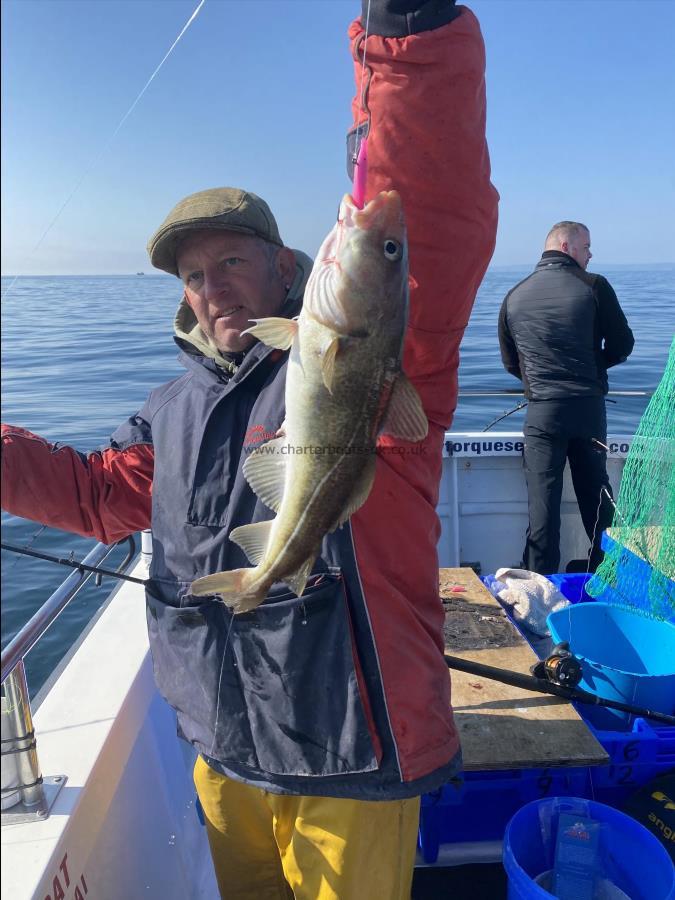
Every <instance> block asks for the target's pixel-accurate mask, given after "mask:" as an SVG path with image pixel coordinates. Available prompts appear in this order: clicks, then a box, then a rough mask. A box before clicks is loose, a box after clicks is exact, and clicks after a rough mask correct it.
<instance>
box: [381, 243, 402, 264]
mask: <svg viewBox="0 0 675 900" xmlns="http://www.w3.org/2000/svg"><path fill="white" fill-rule="evenodd" d="M384 255H385V257H386V258H387V259H390V260H392V261H393V260H397V259H400V258H401V257H402V256H403V248H402V247H401V245H400V244H399V242H398V241H395V240H394V239H393V238H387V240H386V241H385V242H384Z"/></svg>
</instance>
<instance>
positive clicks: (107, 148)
mask: <svg viewBox="0 0 675 900" xmlns="http://www.w3.org/2000/svg"><path fill="white" fill-rule="evenodd" d="M205 3H206V0H199V3H198V4H197V6H196V8H195V9H194V11H193V13H192V15H191V16H190V18H189V19H188V20H187V22H186V23H185V25H184V26H183V28H182V29H181V31H180V34H179V35H178V37H177V38H176V40H175V41H174V42H173V44H172V45H171V46H170V47H169V49H168V50H167V52H166V53H165V55H164V57H163V59H162V61H161V62H160V63H159V65H158V66H157V68H156V69H155V71H154V72H153V73H152V75H151V76H150V78H148V80H147V81H146V83H145V85H144V87H143V88H142V90H141V92H140V93H139V95H138V96H137V97H136V99H135V100H134V102H133V103H132V104H131V106H130V107H129V109H128V110H127V111H126V112H125V114H124V115H123V116H122V118H121V119H120V121H119V123H118V125H117V128H115V130H114V131H113V133H112V135H111V136H110V138H109V139H108V142H107V144H105V146H104V147H103V149H102V150H101V151H100V153H99V154H98V156H97V157H96V158H95V159H94V161H93V162H92V163H91V164H90V165H89V167H88V168H87V169H86V170H85V172H84V174H83V175H82V177H81V178H80V180H79V181H78V182H77V184H76V185H75V187H74V188H73V189H72V191H71V192H70V194H69V195H68V196H67V197H66V199H65V200H64V202H63V203H62V204H61V207H60V209H59V210H58V212H57V213H56V215H55V216H54V218H53V219H52V221H51V222H50V223H49V225H48V226H47V228H46V229H45V231H44V232H43V234H42V237H41V238H40V240H39V241H38V242H37V244H36V245H35V246H34V247H33V250H32V251H31V254H30V257H32V256H33V255H34V254H35V253H36V252H37V250H38V249H39V248H40V246H41V245H42V242H43V241H44V239H45V238H46V237H47V235H48V234H49V232H50V231H51V230H52V228H53V227H54V225H55V224H56V222H57V221H58V219H59V218H60V216H61V214H62V212H63V210H64V209H65V208H66V206H68V204H69V203H70V201H71V200H72V199H73V197H74V196H75V194H76V193H77V191H78V190H79V189H80V187H81V185H82V183H83V182H84V180H85V179H86V178H87V176H88V175H89V174H90V173H91V172H92V170H93V169H95V168H96V166H97V165H98V164H99V163H100V161H101V160H102V159H103V157H104V156H105V155H106V153H107V152H108V150H109V149H110V146H111V144H112V142H113V141H114V140H115V138H116V137H117V134H118V132H119V130H120V129H121V128H122V126H123V125H124V123H125V122H126V120H127V119H128V118H129V116H130V115H131V113H132V112H133V111H134V109H135V108H136V106H137V105H138V103H139V101H140V99H141V97H142V96H143V94H145V92H146V91H147V89H148V88H149V87H150V85H151V84H152V82H153V81H154V80H155V77H156V75H157V73H158V72H159V70H160V69H161V68H162V66H163V65H164V63H165V62H166V61H167V59H168V58H169V56H170V55H171V53H172V52H173V50H174V48H175V47H176V44H178V42H179V41H180V39H181V38H182V37H183V35H184V34H185V32H186V31H187V30H188V28H189V27H190V25H191V24H192V23H193V22H194V20H195V19H196V17H197V15H198V13H199V11H200V9H201V8H202V6H203V5H204V4H205ZM30 257H29V258H30ZM17 278H19V276H18V275H15V276H14V280H13V281H12V282H11V284H10V285H9V287H8V288H7V290H6V291H5V293H4V294H3V295H2V296H3V298H4V297H7V295H8V294H9V292H10V291H11V289H12V288H13V286H14V284H15V282H16V280H17Z"/></svg>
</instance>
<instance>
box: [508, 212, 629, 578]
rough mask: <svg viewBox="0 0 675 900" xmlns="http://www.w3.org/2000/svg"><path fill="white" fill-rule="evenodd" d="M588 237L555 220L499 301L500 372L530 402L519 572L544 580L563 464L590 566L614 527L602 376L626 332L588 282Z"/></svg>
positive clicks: (602, 281) (552, 555) (610, 298)
mask: <svg viewBox="0 0 675 900" xmlns="http://www.w3.org/2000/svg"><path fill="white" fill-rule="evenodd" d="M590 248H591V236H590V232H589V230H588V228H587V227H586V226H585V225H582V224H581V223H580V222H558V224H557V225H554V226H553V228H551V230H550V232H549V233H548V236H547V238H546V244H545V247H544V253H543V255H542V258H541V260H540V261H539V262H538V264H537V266H536V268H535V270H534V272H533V273H532V274H531V275H529V276H528V277H527V278H526V279H525V280H524V281H521V282H520V283H519V284H517V285H516V286H515V287H514V288H512V290H511V291H509V293H508V294H507V295H506V297H505V298H504V302H503V303H502V307H501V310H500V313H499V346H500V349H501V354H502V361H503V363H504V367H505V369H506V370H507V372H510V373H511V374H512V375H515V376H516V378H520V379H521V380H522V382H523V386H524V389H525V396H526V398H527V400H528V401H529V402H528V406H527V418H526V422H525V429H524V431H525V454H524V455H525V473H526V479H527V491H528V511H529V519H530V521H529V526H528V529H527V538H526V542H525V551H524V554H523V564H524V566H525V568H526V569H529V570H530V571H533V572H539V573H541V574H542V575H548V574H551V573H552V572H557V571H558V566H559V564H560V499H561V495H562V483H563V471H564V468H565V460H566V459H568V460H569V463H570V471H571V473H572V482H573V484H574V491H575V493H576V496H577V501H578V503H579V511H580V513H581V518H582V521H583V523H584V528H585V530H586V534H587V535H588V537H589V540H590V541H591V548H590V550H589V569H590V571H595V569H596V568H597V566H598V564H599V562H600V560H601V559H602V551H601V549H600V536H601V534H602V532H603V530H604V529H605V528H607V527H609V525H610V524H611V520H612V511H613V507H612V503H611V502H610V497H609V496H608V494H611V488H610V485H609V479H608V477H607V467H606V451H605V442H606V439H607V417H606V413H605V401H604V395H605V394H606V393H607V389H608V382H607V369H608V368H609V367H610V366H615V365H617V363H621V362H624V361H625V360H626V359H627V358H628V356H629V354H630V352H631V350H632V349H633V343H634V341H633V333H632V331H631V330H630V328H629V327H628V322H627V321H626V317H625V315H624V314H623V311H622V309H621V307H620V306H619V301H618V300H617V297H616V294H615V293H614V290H613V289H612V286H611V285H610V283H609V282H608V281H607V279H606V278H603V277H602V275H591V274H590V273H588V272H586V267H587V265H588V263H589V261H590V259H591V250H590Z"/></svg>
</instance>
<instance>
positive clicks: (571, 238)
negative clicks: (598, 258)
mask: <svg viewBox="0 0 675 900" xmlns="http://www.w3.org/2000/svg"><path fill="white" fill-rule="evenodd" d="M544 250H559V251H561V252H562V253H566V254H567V255H568V256H571V257H572V259H573V260H574V261H575V262H577V263H579V265H580V266H581V268H582V269H585V268H586V266H588V263H589V262H590V259H591V257H592V255H593V254H592V253H591V233H590V231H589V230H588V228H587V227H586V226H585V225H582V223H581V222H567V221H565V222H558V223H557V224H555V225H554V226H553V228H551V230H550V231H549V233H548V234H547V235H546V243H545V244H544Z"/></svg>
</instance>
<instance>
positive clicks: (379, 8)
mask: <svg viewBox="0 0 675 900" xmlns="http://www.w3.org/2000/svg"><path fill="white" fill-rule="evenodd" d="M369 4H370V16H369V17H368V6H369ZM361 8H362V13H361V22H362V23H363V27H364V28H365V25H366V17H368V33H369V34H379V35H380V36H381V37H405V36H406V35H409V34H418V33H419V32H420V31H433V30H434V29H435V28H440V27H441V26H442V25H447V24H448V22H452V20H453V19H456V18H457V16H458V15H460V13H461V9H457V7H456V6H455V0H361Z"/></svg>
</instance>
